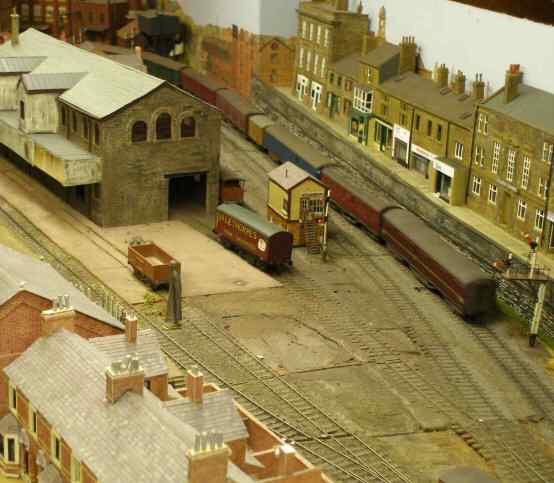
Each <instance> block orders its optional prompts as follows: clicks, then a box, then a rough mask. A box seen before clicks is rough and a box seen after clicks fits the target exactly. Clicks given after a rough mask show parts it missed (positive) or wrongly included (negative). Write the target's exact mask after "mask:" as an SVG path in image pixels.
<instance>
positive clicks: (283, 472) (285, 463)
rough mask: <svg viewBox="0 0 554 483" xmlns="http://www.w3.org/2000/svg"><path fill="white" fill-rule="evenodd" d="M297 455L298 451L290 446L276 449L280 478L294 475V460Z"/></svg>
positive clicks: (286, 445) (284, 445) (285, 445)
mask: <svg viewBox="0 0 554 483" xmlns="http://www.w3.org/2000/svg"><path fill="white" fill-rule="evenodd" d="M295 454H296V450H295V449H294V448H293V447H292V446H291V445H290V444H287V443H285V444H283V445H281V446H279V447H277V448H276V449H275V456H276V457H277V473H278V475H279V476H288V475H290V474H292V473H294V466H293V464H292V460H293V458H294V456H295Z"/></svg>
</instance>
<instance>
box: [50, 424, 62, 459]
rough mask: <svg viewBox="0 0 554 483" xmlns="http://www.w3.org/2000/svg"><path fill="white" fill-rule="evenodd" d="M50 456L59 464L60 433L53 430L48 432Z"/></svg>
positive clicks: (60, 451) (60, 452) (60, 457)
mask: <svg viewBox="0 0 554 483" xmlns="http://www.w3.org/2000/svg"><path fill="white" fill-rule="evenodd" d="M50 456H51V457H52V461H53V462H54V463H55V464H56V465H57V466H60V464H61V461H62V440H61V438H60V435H59V434H58V433H56V432H55V431H54V430H52V432H51V433H50Z"/></svg>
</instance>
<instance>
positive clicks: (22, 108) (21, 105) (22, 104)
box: [19, 101, 25, 119]
mask: <svg viewBox="0 0 554 483" xmlns="http://www.w3.org/2000/svg"><path fill="white" fill-rule="evenodd" d="M19 117H21V119H25V102H23V101H19Z"/></svg>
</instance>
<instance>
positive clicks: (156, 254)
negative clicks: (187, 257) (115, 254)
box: [127, 243, 179, 290]
mask: <svg viewBox="0 0 554 483" xmlns="http://www.w3.org/2000/svg"><path fill="white" fill-rule="evenodd" d="M171 262H175V263H179V262H177V260H175V259H174V258H173V257H172V256H171V255H169V254H168V253H167V252H165V251H164V250H162V249H161V248H160V247H159V246H158V245H156V244H155V243H141V244H137V245H129V249H128V251H127V263H128V264H129V265H131V267H132V269H133V272H134V274H135V276H136V277H137V278H139V279H141V280H143V281H144V282H146V283H148V284H149V285H150V286H151V287H152V288H153V289H154V290H156V289H158V288H159V287H161V286H162V285H169V281H170V279H171Z"/></svg>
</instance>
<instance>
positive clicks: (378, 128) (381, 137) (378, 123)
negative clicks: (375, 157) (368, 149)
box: [373, 118, 393, 153]
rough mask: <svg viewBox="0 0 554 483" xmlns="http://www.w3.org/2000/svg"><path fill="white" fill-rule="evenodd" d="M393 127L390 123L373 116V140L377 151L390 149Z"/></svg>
mask: <svg viewBox="0 0 554 483" xmlns="http://www.w3.org/2000/svg"><path fill="white" fill-rule="evenodd" d="M392 138H393V128H392V126H391V125H390V124H388V123H386V122H384V121H382V120H381V119H378V118H375V132H374V137H373V140H374V142H375V144H376V145H377V146H378V147H379V151H383V152H384V151H388V152H389V153H390V151H391V149H392Z"/></svg>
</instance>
